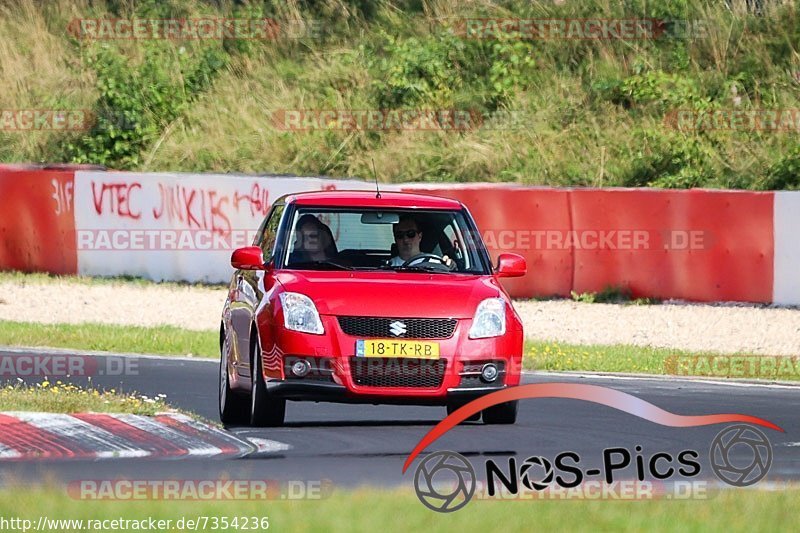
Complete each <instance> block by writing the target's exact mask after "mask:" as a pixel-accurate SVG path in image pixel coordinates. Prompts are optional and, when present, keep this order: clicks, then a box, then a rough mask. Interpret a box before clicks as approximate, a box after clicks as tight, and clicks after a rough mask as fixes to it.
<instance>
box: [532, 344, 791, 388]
mask: <svg viewBox="0 0 800 533" xmlns="http://www.w3.org/2000/svg"><path fill="white" fill-rule="evenodd" d="M764 361H769V362H773V361H779V362H776V363H775V364H774V366H768V365H765V366H764V367H763V369H762V368H760V367H758V366H757V365H758V364H759V362H764ZM706 363H708V364H706ZM715 364H716V365H718V366H716V367H715V366H714V365H715ZM523 366H524V368H526V369H528V370H550V371H590V372H621V373H638V374H658V375H684V376H705V377H714V378H731V377H733V378H756V379H779V380H787V381H797V380H800V360H798V359H797V358H794V359H790V358H786V357H782V358H775V357H771V356H754V355H747V354H737V355H722V354H714V353H710V352H688V351H685V350H674V349H670V348H651V347H642V346H632V345H626V344H621V345H614V346H602V345H586V346H579V345H574V344H565V343H560V342H544V341H526V342H525V353H524V357H523Z"/></svg>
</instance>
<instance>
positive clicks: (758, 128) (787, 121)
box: [663, 108, 800, 133]
mask: <svg viewBox="0 0 800 533" xmlns="http://www.w3.org/2000/svg"><path fill="white" fill-rule="evenodd" d="M663 123H664V127H666V128H669V129H673V130H678V131H744V132H764V133H800V109H796V108H782V109H735V108H728V109H708V110H695V109H673V110H671V111H669V112H668V113H667V114H666V115H664V122H663Z"/></svg>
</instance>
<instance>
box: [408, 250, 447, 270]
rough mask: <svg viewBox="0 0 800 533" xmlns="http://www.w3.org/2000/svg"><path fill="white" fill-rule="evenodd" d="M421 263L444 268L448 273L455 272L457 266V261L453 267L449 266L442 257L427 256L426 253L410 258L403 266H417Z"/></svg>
mask: <svg viewBox="0 0 800 533" xmlns="http://www.w3.org/2000/svg"><path fill="white" fill-rule="evenodd" d="M420 263H432V264H433V265H436V266H442V267H444V270H447V271H450V270H453V269H454V268H455V267H456V266H457V265H456V264H455V261H454V262H453V263H452V264H451V265H448V264H447V263H445V261H444V259H443V258H442V257H440V256H438V255H436V254H425V253H422V254H417V255H415V256H414V257H411V258H409V259H408V261H406V262H405V263H403V266H404V267H408V266H415V265H418V264H420Z"/></svg>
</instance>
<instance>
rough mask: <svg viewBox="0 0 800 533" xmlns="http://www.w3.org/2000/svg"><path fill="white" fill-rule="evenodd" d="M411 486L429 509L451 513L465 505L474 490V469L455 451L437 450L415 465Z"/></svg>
mask: <svg viewBox="0 0 800 533" xmlns="http://www.w3.org/2000/svg"><path fill="white" fill-rule="evenodd" d="M414 489H415V490H416V493H417V498H419V501H421V502H422V503H423V505H425V507H427V508H428V509H432V510H434V511H437V512H439V513H451V512H453V511H457V510H459V509H461V508H462V507H464V506H465V505H467V504H468V503H469V501H470V500H471V499H472V496H473V494H475V469H474V468H472V465H471V464H470V462H469V461H467V459H466V457H464V456H463V455H461V454H458V453H455V452H448V451H443V452H436V453H432V454H430V455H428V456H427V457H425V459H424V460H423V461H422V462H421V463H420V464H419V466H417V470H416V473H415V474H414Z"/></svg>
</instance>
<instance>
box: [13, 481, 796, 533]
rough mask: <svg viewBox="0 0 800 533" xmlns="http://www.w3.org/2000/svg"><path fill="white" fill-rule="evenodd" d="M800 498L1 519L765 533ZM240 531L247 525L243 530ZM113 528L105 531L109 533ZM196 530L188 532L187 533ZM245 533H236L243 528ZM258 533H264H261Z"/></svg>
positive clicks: (378, 501)
mask: <svg viewBox="0 0 800 533" xmlns="http://www.w3.org/2000/svg"><path fill="white" fill-rule="evenodd" d="M798 505H800V491H797V490H790V491H783V492H759V491H749V490H730V491H727V492H724V493H722V494H720V495H718V496H716V497H714V498H712V499H710V500H705V501H668V500H660V501H635V502H634V501H535V502H534V501H519V502H502V501H473V502H471V503H470V504H468V505H467V506H466V507H464V508H463V509H461V510H459V511H458V512H455V513H448V514H440V513H435V512H433V511H430V510H428V509H427V508H425V507H424V506H423V505H422V504H421V503H420V502H419V501H418V500H417V498H416V497H415V496H414V495H413V493H410V492H409V491H402V490H394V491H385V490H383V491H382V490H369V489H360V490H357V491H347V492H344V491H342V492H340V491H334V493H333V495H332V496H330V497H328V498H324V499H321V500H314V501H267V502H264V501H204V502H197V501H164V500H148V501H91V502H87V501H82V500H79V499H73V498H72V497H71V496H69V495H68V494H67V493H66V491H65V490H59V489H56V488H46V489H45V488H9V489H4V490H2V491H0V516H3V517H6V518H7V519H8V518H22V519H27V520H31V521H32V523H33V525H36V524H37V522H38V520H39V517H40V516H42V515H45V516H46V517H47V518H48V519H50V520H53V519H62V520H67V519H73V520H83V521H84V523H83V524H82V526H83V527H84V529H85V530H88V529H92V528H91V527H89V528H86V526H87V525H89V526H91V523H88V524H87V522H86V521H87V520H108V519H118V518H119V519H128V520H145V521H146V520H147V519H148V518H153V519H155V520H171V523H170V525H167V524H163V525H165V526H167V527H165V528H162V529H165V530H179V529H177V528H176V526H177V521H178V520H180V519H181V518H183V519H184V524H185V520H195V521H196V520H197V519H198V517H200V518H201V520H202V517H208V520H207V522H206V527H205V528H204V527H202V522H201V527H198V528H197V530H199V531H203V530H211V529H212V528H213V523H214V522H213V521H214V517H217V525H218V527H219V521H220V520H219V519H220V518H221V517H226V518H227V521H228V522H229V523H232V521H233V519H234V518H235V517H239V520H242V517H248V518H250V517H256V518H257V519H259V520H260V519H263V518H264V517H267V519H268V522H269V529H270V530H272V529H275V530H279V531H320V532H323V531H324V532H329V531H376V530H382V531H391V530H396V531H465V530H470V531H493V530H502V531H528V530H530V529H531V527H532V525H533V524H535V526H536V529H538V530H542V531H548V530H570V531H572V530H581V531H584V530H592V531H595V530H600V531H609V530H614V531H642V530H657V531H726V532H728V531H749V530H751V529H752V528H753V527H756V528H757V529H759V530H765V531H782V530H783V531H789V530H792V529H795V526H796V516H795V514H794V513H793V512H792V509H796V508H797V507H798ZM240 524H241V523H240ZM50 525H51V527H48V528H46V529H48V530H60V531H74V530H80V528H79V527H78V526H77V524H73V525H72V526H71V527H68V526H67V525H66V524H60V527H55V524H53V523H52V522H51V523H50ZM107 528H108V526H105V527H103V529H107ZM189 529H193V528H191V527H189V528H187V527H186V526H185V525H184V527H183V528H182V530H189ZM234 529H236V528H234ZM255 529H261V527H259V528H255Z"/></svg>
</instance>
